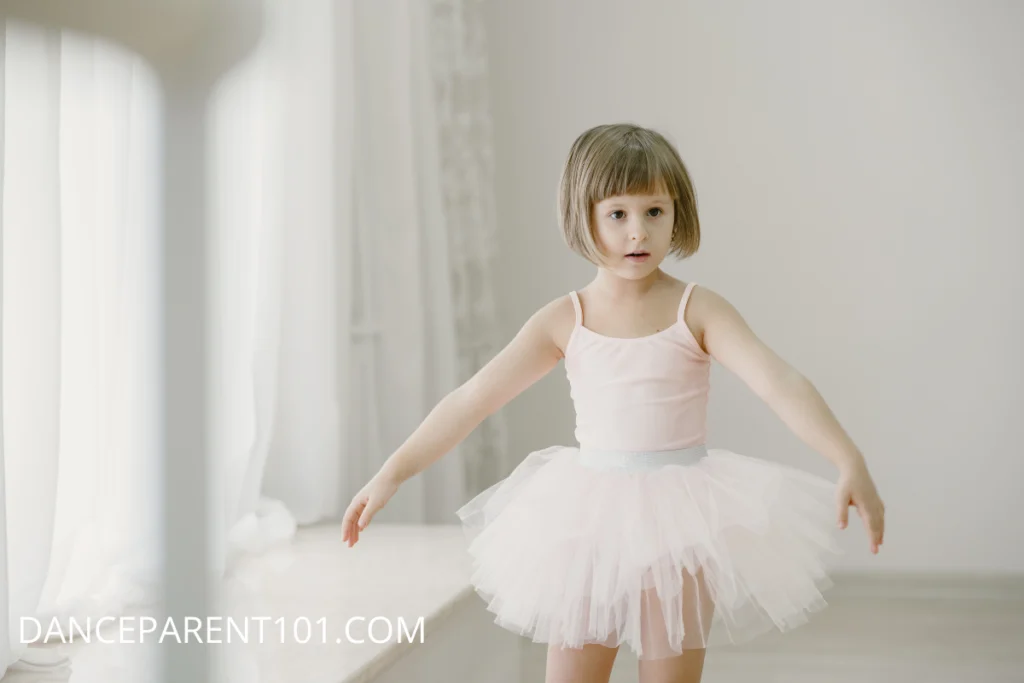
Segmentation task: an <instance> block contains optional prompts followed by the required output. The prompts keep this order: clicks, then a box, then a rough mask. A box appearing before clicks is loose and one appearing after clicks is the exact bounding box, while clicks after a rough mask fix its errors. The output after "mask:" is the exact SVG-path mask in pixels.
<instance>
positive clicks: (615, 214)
mask: <svg viewBox="0 0 1024 683" xmlns="http://www.w3.org/2000/svg"><path fill="white" fill-rule="evenodd" d="M651 211H657V213H655V214H653V216H654V217H655V218H656V217H658V216H660V215H661V214H663V213H665V212H664V211H663V210H662V209H661V208H659V207H657V206H656V207H654V208H653V209H651ZM624 213H625V212H624V211H623V210H622V209H617V210H615V211H612V212H611V213H610V214H608V217H609V218H611V219H612V220H616V221H617V220H619V218H621V216H620V215H619V214H624ZM648 213H650V211H648Z"/></svg>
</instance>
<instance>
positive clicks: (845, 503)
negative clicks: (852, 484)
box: [837, 494, 850, 529]
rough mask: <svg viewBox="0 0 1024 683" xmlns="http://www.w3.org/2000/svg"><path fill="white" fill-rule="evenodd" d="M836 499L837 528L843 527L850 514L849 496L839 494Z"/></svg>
mask: <svg viewBox="0 0 1024 683" xmlns="http://www.w3.org/2000/svg"><path fill="white" fill-rule="evenodd" d="M837 501H838V504H839V528H840V529H845V528H846V523H847V521H848V520H849V516H850V498H849V496H847V495H845V494H841V495H840V496H839V497H838V499H837Z"/></svg>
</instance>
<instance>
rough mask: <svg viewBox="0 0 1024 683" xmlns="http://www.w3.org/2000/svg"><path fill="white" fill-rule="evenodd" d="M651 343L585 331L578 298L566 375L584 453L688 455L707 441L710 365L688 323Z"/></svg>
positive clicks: (689, 289) (688, 289)
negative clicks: (595, 450) (685, 450)
mask: <svg viewBox="0 0 1024 683" xmlns="http://www.w3.org/2000/svg"><path fill="white" fill-rule="evenodd" d="M694 284H695V283H693V282H691V283H689V284H688V285H687V286H686V290H685V291H684V293H683V296H682V299H681V300H680V302H679V308H678V315H677V318H676V322H675V323H674V324H673V325H672V326H671V327H667V328H665V329H664V330H662V331H660V332H657V333H655V334H652V335H648V336H645V337H633V338H621V337H607V336H604V335H601V334H598V333H597V332H594V331H593V330H591V329H590V328H588V327H585V325H584V321H583V312H582V308H581V306H580V300H579V296H578V295H577V294H576V292H575V291H573V292H570V296H571V297H572V302H573V306H575V307H576V326H575V327H574V328H573V331H572V334H571V335H570V336H569V342H568V344H567V345H566V349H565V373H566V376H567V377H568V378H569V386H570V394H571V396H572V400H573V404H574V405H575V407H576V433H575V436H576V441H577V442H578V443H579V444H580V445H581V446H593V447H597V448H602V449H616V450H630V451H660V450H669V449H676V448H686V447H688V446H696V445H699V444H702V443H704V441H705V439H706V438H707V426H706V423H707V413H708V391H709V389H710V386H709V379H710V371H711V359H710V357H709V356H708V354H707V353H705V352H704V350H703V349H701V347H700V344H698V343H697V340H696V339H694V337H693V333H692V332H690V328H689V327H688V326H687V325H686V322H685V320H684V319H683V313H684V312H685V310H686V303H687V301H688V300H689V298H690V293H691V292H692V291H693V287H694Z"/></svg>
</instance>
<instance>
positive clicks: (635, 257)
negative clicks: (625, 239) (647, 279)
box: [626, 251, 651, 263]
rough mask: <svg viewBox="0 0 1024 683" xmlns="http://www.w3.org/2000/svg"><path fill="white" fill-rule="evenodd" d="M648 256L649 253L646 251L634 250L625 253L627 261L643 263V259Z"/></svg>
mask: <svg viewBox="0 0 1024 683" xmlns="http://www.w3.org/2000/svg"><path fill="white" fill-rule="evenodd" d="M650 257H651V255H650V254H649V253H647V252H646V251H634V252H633V253H631V254H626V260H627V261H632V262H634V263H643V262H644V261H646V260H647V259H649V258H650Z"/></svg>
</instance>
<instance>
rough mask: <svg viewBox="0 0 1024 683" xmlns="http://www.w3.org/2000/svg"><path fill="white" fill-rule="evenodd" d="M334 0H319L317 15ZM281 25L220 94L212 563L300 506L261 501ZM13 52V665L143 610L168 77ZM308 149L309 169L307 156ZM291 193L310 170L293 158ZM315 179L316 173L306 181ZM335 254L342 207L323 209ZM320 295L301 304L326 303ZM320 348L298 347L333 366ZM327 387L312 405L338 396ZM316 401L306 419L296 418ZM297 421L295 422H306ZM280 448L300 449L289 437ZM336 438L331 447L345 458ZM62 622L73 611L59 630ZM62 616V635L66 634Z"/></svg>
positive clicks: (272, 343)
mask: <svg viewBox="0 0 1024 683" xmlns="http://www.w3.org/2000/svg"><path fill="white" fill-rule="evenodd" d="M324 4H325V3H321V4H320V6H321V7H322V6H324ZM288 30H289V27H288V26H286V25H284V26H282V25H278V26H276V27H273V28H272V30H269V31H268V32H267V36H266V40H265V45H264V46H263V48H262V49H261V50H260V51H259V52H258V54H256V55H254V56H253V58H252V59H250V60H249V61H247V62H246V63H245V64H243V65H242V66H241V67H239V68H238V69H237V70H236V72H234V73H232V74H231V75H230V76H229V78H227V79H225V80H224V82H223V84H222V88H221V89H220V90H219V91H218V92H217V94H216V97H215V100H214V102H213V103H212V107H211V112H210V122H209V123H210V126H211V128H212V129H213V131H214V136H213V138H214V139H215V141H216V142H215V144H214V145H213V147H214V149H213V150H212V151H213V154H212V155H211V160H210V161H211V164H212V165H213V167H214V172H213V174H212V178H213V180H212V182H213V188H212V192H211V195H212V196H213V198H214V200H213V201H212V202H211V214H212V215H211V217H212V219H213V221H212V223H213V226H214V229H213V230H212V232H211V236H210V237H211V247H212V249H211V254H212V261H213V263H214V265H213V272H212V277H211V288H212V289H211V292H210V295H211V301H210V304H211V306H210V312H211V327H212V330H211V332H212V334H211V346H212V353H213V355H214V359H213V360H214V362H213V363H212V366H211V367H212V376H211V378H210V380H211V382H210V390H211V394H212V398H213V400H212V411H213V416H212V417H213V420H212V424H213V430H212V439H213V451H214V454H215V457H214V458H213V462H212V463H211V465H212V466H211V470H210V472H209V474H210V476H211V477H212V478H213V481H214V482H215V485H214V486H213V488H212V490H213V494H212V495H213V499H214V500H213V503H214V504H213V510H214V512H213V519H211V533H212V537H213V541H214V543H215V547H216V550H215V552H214V553H213V558H214V562H215V563H216V565H217V566H216V567H215V568H214V569H216V570H217V571H218V572H219V573H220V574H221V575H225V574H227V573H229V571H230V569H231V563H232V562H233V561H234V560H236V559H238V558H239V557H241V555H242V554H243V553H244V552H247V551H248V552H251V551H258V550H260V549H261V548H264V547H266V546H267V545H268V544H271V543H274V542H277V541H282V540H285V539H287V538H289V537H290V536H291V535H292V534H293V533H294V530H295V519H294V517H293V515H292V514H291V513H290V512H289V511H288V510H287V508H286V507H285V506H284V505H283V504H281V503H280V502H279V501H274V500H272V499H267V498H263V497H261V495H260V493H261V483H262V478H263V477H262V470H263V466H264V463H265V461H266V457H267V454H268V452H269V443H270V436H271V434H272V432H273V429H274V424H275V419H276V420H277V423H278V424H281V425H287V424H288V423H289V421H294V419H295V418H294V414H295V413H296V412H300V411H301V407H300V406H285V407H284V408H279V406H278V405H277V403H276V396H277V369H278V367H279V365H281V359H280V354H281V344H280V335H279V334H278V331H279V329H280V327H281V325H282V316H281V310H282V308H284V307H285V306H286V305H287V301H285V302H284V303H282V299H281V297H282V295H285V296H287V293H283V292H282V286H281V277H282V275H281V267H280V263H279V262H280V260H281V259H280V251H281V249H280V243H279V240H280V238H281V235H282V233H283V232H284V229H285V227H286V219H287V216H286V214H285V211H286V210H287V203H286V202H287V201H291V202H292V203H293V206H294V205H298V204H302V206H303V207H304V208H305V210H306V211H307V212H308V211H310V202H309V201H308V194H307V195H305V196H306V202H305V203H303V202H302V200H301V199H300V198H298V197H289V196H288V193H287V191H284V190H282V189H281V177H282V176H283V169H282V168H281V165H280V163H279V159H278V157H279V156H280V155H281V154H282V150H283V149H284V148H285V142H286V141H285V139H284V136H283V135H281V133H280V130H279V127H280V120H279V119H280V118H281V114H280V112H279V111H278V108H277V107H276V106H275V105H276V103H278V102H279V101H280V96H281V93H279V92H275V91H274V88H275V87H277V86H278V85H279V84H280V82H281V81H282V80H283V78H282V71H281V69H282V65H281V62H282V53H283V52H286V51H287V50H288V49H290V48H291V45H292V44H295V43H296V42H297V41H294V40H288V37H287V31H288ZM4 35H5V41H4V50H3V69H2V71H3V74H4V83H3V92H4V107H3V112H4V119H3V132H4V135H3V140H4V145H3V155H2V161H3V164H2V166H3V169H4V176H3V179H4V184H3V194H2V196H3V199H4V201H3V207H2V208H3V211H2V233H0V236H2V239H0V245H2V249H3V258H2V262H3V277H2V286H3V290H2V291H3V297H2V309H0V310H2V321H3V328H2V330H3V333H2V342H3V344H2V363H0V366H2V369H3V374H2V377H3V384H2V388H3V391H2V396H3V404H2V407H3V412H2V420H0V423H2V427H3V442H2V454H3V475H4V480H3V484H4V485H3V486H2V487H0V501H2V502H3V508H2V509H3V511H4V513H5V517H4V520H3V521H4V524H2V525H0V526H2V528H3V530H4V532H5V533H6V538H5V539H4V540H5V542H4V543H2V544H0V560H3V561H2V562H0V566H3V567H5V568H7V570H8V573H7V576H6V580H5V581H4V582H3V583H2V584H0V591H4V592H5V593H6V595H4V594H3V593H2V592H0V597H3V598H4V599H3V600H2V603H0V606H2V607H3V608H4V609H3V610H2V616H3V619H2V621H3V623H4V626H5V627H6V628H7V633H6V636H7V637H5V638H3V639H0V664H2V665H3V666H7V665H9V664H11V663H12V662H13V661H15V660H16V659H18V658H19V657H24V658H25V659H26V660H27V661H52V659H53V656H52V655H53V650H52V649H46V650H41V649H35V648H32V649H28V648H26V647H25V646H24V643H23V640H33V639H36V638H37V637H38V635H39V634H38V633H37V631H36V629H34V627H32V626H31V625H30V627H29V628H28V630H27V631H26V632H22V631H21V626H22V623H21V619H22V617H34V618H35V619H37V620H39V621H40V622H42V624H43V625H44V628H45V626H46V625H47V624H49V622H50V620H51V619H52V618H55V617H56V618H59V619H62V620H66V619H67V618H69V617H75V618H76V619H78V620H80V623H84V620H85V618H86V617H90V616H91V617H93V618H94V619H95V618H97V617H99V616H102V615H106V614H116V613H119V612H121V611H122V610H123V609H125V608H126V607H128V606H130V605H139V604H145V603H148V602H150V601H151V599H152V598H153V597H154V595H155V589H156V583H155V582H156V580H157V577H158V571H159V567H160V562H161V557H160V547H159V537H160V536H159V532H158V525H157V514H158V512H159V509H160V506H159V492H160V488H159V485H158V480H157V477H158V473H159V462H158V461H157V459H156V458H157V449H156V447H155V444H156V442H155V439H156V438H157V431H156V427H157V425H156V421H155V418H156V406H157V404H156V401H157V400H158V397H157V396H156V395H155V394H154V387H155V386H156V381H155V380H156V374H155V369H156V366H155V363H156V359H157V356H156V351H157V348H158V343H159V340H158V339H157V338H156V334H155V333H156V329H157V328H156V310H155V307H154V304H155V301H156V300H157V289H156V287H157V284H158V279H157V269H158V254H157V253H156V247H157V236H158V233H157V230H158V220H157V211H158V201H157V197H156V188H157V180H158V175H157V173H158V166H157V162H158V156H157V155H158V153H159V152H158V150H157V148H156V145H157V142H158V140H159V137H158V135H157V132H158V128H157V126H159V125H160V122H159V117H158V105H159V97H160V92H159V84H158V82H157V79H156V77H155V75H154V73H153V72H152V71H151V70H150V69H149V68H148V67H147V66H146V65H145V64H144V63H143V62H142V61H141V60H140V59H139V58H137V57H136V56H134V55H132V54H130V53H128V52H126V51H124V50H122V49H120V48H118V47H117V46H114V45H112V44H109V43H106V42H104V41H100V40H97V39H94V38H91V37H87V36H80V35H76V34H73V33H70V32H61V31H59V30H57V29H50V28H42V27H38V26H33V25H29V24H22V23H15V22H11V23H8V24H7V26H6V27H5V31H4ZM300 161H302V160H301V159H300ZM288 172H289V173H291V174H292V175H291V182H292V183H293V184H292V185H291V187H290V191H294V190H295V188H298V187H301V184H302V183H303V181H304V178H308V177H309V176H310V175H312V176H316V177H319V176H320V174H321V173H322V172H323V171H322V169H321V168H319V167H309V166H306V165H305V164H304V163H293V164H291V165H290V167H289V168H288ZM304 173H306V174H308V175H306V176H303V174H304ZM305 217H306V218H307V219H310V220H309V223H308V224H309V225H311V226H312V228H310V229H306V230H304V229H302V228H301V227H300V228H298V229H295V228H292V229H291V234H292V235H293V236H294V237H295V239H296V240H303V239H306V238H307V237H308V235H309V234H310V233H311V230H313V229H317V230H319V233H320V236H319V237H318V239H319V240H320V241H319V243H316V244H312V245H309V246H310V248H312V249H316V250H318V251H319V252H320V253H324V252H326V253H330V252H329V249H328V250H325V249H324V248H323V247H324V244H326V243H329V234H328V233H329V228H330V224H329V220H330V219H329V215H327V216H326V217H325V216H320V215H314V216H310V214H309V213H307V214H306V215H305ZM332 301H333V297H332V295H331V293H329V292H325V293H323V294H321V295H319V296H318V297H317V296H315V295H314V296H313V297H312V298H310V299H306V300H303V301H302V302H301V304H302V305H303V306H308V307H310V308H316V307H319V309H320V310H326V309H327V308H329V306H330V305H331V302H332ZM329 344H330V340H329V339H325V340H324V342H323V346H322V348H321V349H319V350H312V351H311V350H310V349H309V348H304V349H303V350H302V352H303V357H304V358H305V359H306V360H307V361H308V362H310V363H312V364H315V363H318V362H319V363H320V365H321V367H324V368H327V369H330V368H331V367H333V363H334V358H333V356H332V355H331V353H330V350H329ZM331 392H333V387H329V386H328V388H327V389H326V390H325V391H322V392H321V393H320V394H318V395H317V396H315V397H314V398H315V399H316V402H317V407H319V408H320V409H321V411H323V412H329V411H331V410H334V409H335V404H334V402H333V401H332V395H331ZM305 412H308V410H307V411H305ZM305 412H302V413H301V414H305ZM303 435H304V436H305V437H307V438H310V439H315V440H316V442H317V444H318V446H319V447H321V448H322V449H323V451H322V455H323V457H324V459H325V461H326V460H327V459H328V456H329V454H330V451H331V449H330V445H329V444H331V443H332V442H333V441H336V439H337V431H336V426H335V425H334V424H332V423H331V422H330V421H323V422H322V423H321V424H317V425H314V426H313V427H312V428H311V429H308V430H306V431H304V432H303ZM285 444H286V445H287V441H285ZM334 450H336V449H334ZM64 623H65V624H67V621H64ZM68 631H69V629H68V628H67V627H66V626H65V629H64V632H65V633H67V632H68Z"/></svg>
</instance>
